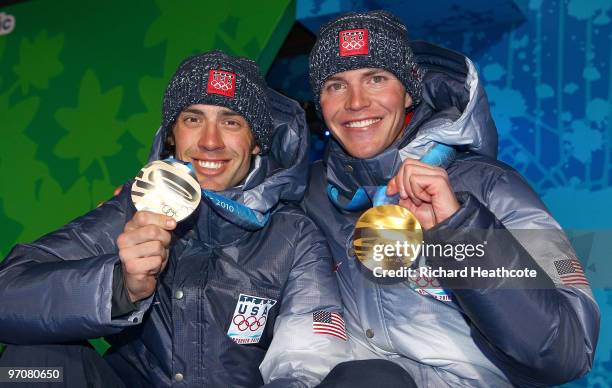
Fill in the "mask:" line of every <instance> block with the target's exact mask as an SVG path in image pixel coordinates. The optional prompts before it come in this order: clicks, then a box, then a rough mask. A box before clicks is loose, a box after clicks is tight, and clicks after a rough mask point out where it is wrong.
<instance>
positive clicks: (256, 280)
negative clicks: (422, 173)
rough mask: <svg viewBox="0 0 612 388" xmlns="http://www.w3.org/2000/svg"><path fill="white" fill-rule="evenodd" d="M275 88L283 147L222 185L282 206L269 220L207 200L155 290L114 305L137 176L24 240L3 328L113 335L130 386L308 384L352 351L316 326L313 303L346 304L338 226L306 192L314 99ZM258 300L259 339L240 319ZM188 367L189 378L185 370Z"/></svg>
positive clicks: (2, 278) (35, 340) (5, 300)
mask: <svg viewBox="0 0 612 388" xmlns="http://www.w3.org/2000/svg"><path fill="white" fill-rule="evenodd" d="M270 93H271V94H270V98H271V103H272V106H273V118H274V125H275V137H274V140H273V147H272V150H271V151H270V153H269V154H268V155H266V156H264V157H258V158H257V160H256V161H255V162H254V166H255V167H254V169H253V170H252V171H251V173H250V175H249V176H248V177H247V179H246V181H245V183H244V184H243V185H242V186H240V187H238V188H235V189H232V190H228V191H226V192H224V193H222V194H223V195H224V196H226V197H229V198H232V199H233V200H235V201H237V202H240V203H242V204H245V205H247V206H249V207H250V208H251V209H253V210H255V211H258V212H261V213H266V212H270V213H271V216H270V219H269V221H268V223H267V224H266V225H265V226H263V227H262V228H261V229H258V230H247V229H244V228H242V227H240V226H238V225H237V223H236V222H237V221H239V220H232V219H226V218H224V217H227V214H225V215H224V216H223V217H222V216H221V215H219V214H217V213H216V211H215V210H214V209H213V207H211V206H209V205H208V204H207V203H206V202H204V200H203V202H202V203H201V205H200V207H199V208H198V210H197V211H196V212H197V213H198V214H196V216H195V217H191V218H189V219H187V220H185V221H184V222H182V223H180V224H179V225H178V227H177V230H176V231H175V232H174V233H173V235H174V240H173V244H172V246H171V250H170V257H169V262H168V266H167V268H166V270H165V271H164V272H163V274H162V275H161V276H160V281H159V283H158V286H157V289H156V291H155V293H154V295H153V296H151V297H149V298H148V299H146V300H144V301H142V302H141V303H140V304H139V307H138V309H137V310H136V311H133V312H131V313H129V314H127V315H125V316H121V317H118V318H115V319H112V318H111V293H112V281H113V279H112V278H113V269H114V267H115V265H116V264H117V263H118V260H119V257H118V254H117V246H116V238H117V236H118V235H119V234H120V233H121V232H122V230H123V227H124V225H125V223H126V222H127V221H128V220H130V219H131V217H132V216H133V214H134V212H135V208H134V206H133V204H132V201H131V199H130V194H129V193H130V183H128V184H126V185H125V186H124V188H123V191H122V193H121V194H120V195H118V196H117V197H115V198H112V199H111V200H109V201H108V202H106V203H104V204H103V205H102V206H100V207H99V208H97V209H95V210H93V211H91V212H90V213H88V214H86V215H84V216H82V217H80V218H78V219H76V220H74V221H73V222H71V223H69V224H68V225H66V226H64V227H62V228H61V229H59V230H57V231H55V232H52V233H50V234H48V235H46V236H44V237H42V238H40V239H39V240H37V241H35V242H34V243H31V244H22V245H18V246H16V247H15V248H14V249H13V250H12V252H11V253H10V255H9V256H8V257H7V258H6V260H5V261H4V262H3V263H2V264H1V266H0V299H1V300H2V304H0V341H1V342H4V343H9V344H43V343H57V342H64V341H73V340H80V339H86V338H95V337H101V336H104V337H106V339H107V340H108V342H110V343H111V344H112V350H111V351H109V352H108V353H107V355H106V356H105V358H106V360H107V361H108V362H109V363H110V365H111V366H112V367H113V368H114V370H115V371H116V372H117V373H118V375H119V376H120V377H121V378H122V379H123V380H124V381H125V382H126V385H127V386H129V387H137V386H145V387H150V386H158V387H165V386H171V385H181V386H211V387H219V386H232V387H252V386H259V385H261V384H263V383H264V382H265V383H269V382H271V381H272V382H273V384H275V386H283V387H289V386H295V387H306V386H313V385H316V384H317V383H318V382H319V381H320V380H321V379H322V378H323V377H324V376H325V375H326V374H327V372H328V371H329V370H330V369H331V368H332V367H333V366H334V365H335V364H337V363H338V362H340V361H342V360H344V359H346V358H347V357H348V354H349V352H348V350H347V349H348V348H347V343H346V341H345V340H343V339H341V338H339V336H331V335H327V334H318V333H317V334H315V333H314V332H313V313H315V312H318V311H325V312H328V313H331V312H334V313H338V314H341V313H342V311H341V303H340V296H339V292H338V288H337V282H336V280H335V278H334V276H333V274H332V264H331V258H330V255H329V251H328V248H327V245H326V243H325V240H324V238H323V236H322V235H321V233H320V232H319V231H318V229H317V228H316V227H315V225H314V223H313V222H312V221H311V220H310V219H309V218H307V217H306V216H305V215H304V213H303V212H302V211H301V210H300V209H299V207H297V206H296V205H295V204H292V202H295V201H298V200H300V199H301V197H302V195H303V192H304V189H305V183H306V174H307V162H308V160H307V147H306V142H307V136H308V133H307V128H306V126H305V122H304V117H303V111H302V110H301V108H300V107H299V106H298V105H297V103H295V102H293V101H291V100H289V99H287V98H284V97H282V96H280V95H278V94H276V93H273V92H270ZM163 137H164V136H163V134H161V133H158V134H157V137H156V139H155V142H154V146H153V151H152V154H151V158H150V159H151V160H154V159H157V157H158V155H159V154H160V152H161V151H162V144H163V141H162V138H163ZM264 306H265V307H264ZM262 308H268V309H269V311H268V312H267V314H265V315H262V313H261V309H262ZM253 311H258V313H254V314H255V316H256V317H258V322H257V324H256V326H255V324H254V323H253V322H251V321H253V319H251V320H250V321H248V323H250V324H251V326H249V328H248V329H249V330H250V329H253V328H254V329H253V332H254V334H256V337H257V338H256V339H255V340H254V341H251V342H254V343H242V342H249V341H247V339H246V337H245V338H242V337H241V341H242V342H241V341H233V340H232V339H230V337H229V336H228V331H229V330H231V329H232V327H234V329H236V328H237V327H238V328H239V327H242V329H244V328H245V327H246V326H245V324H244V322H242V321H241V319H242V318H245V316H246V317H248V314H249V313H250V312H253ZM262 317H264V318H263V319H262ZM233 325H234V326H233ZM261 328H263V329H261ZM242 329H237V330H238V331H239V330H242ZM177 373H180V374H182V376H183V379H182V380H181V381H180V382H179V381H177V380H176V379H173V376H175V374H177Z"/></svg>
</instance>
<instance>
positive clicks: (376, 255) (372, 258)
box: [353, 205, 423, 270]
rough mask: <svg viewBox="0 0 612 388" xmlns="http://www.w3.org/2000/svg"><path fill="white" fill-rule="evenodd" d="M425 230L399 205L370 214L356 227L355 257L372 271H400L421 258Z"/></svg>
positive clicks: (363, 217)
mask: <svg viewBox="0 0 612 388" xmlns="http://www.w3.org/2000/svg"><path fill="white" fill-rule="evenodd" d="M422 241H423V230H422V229H421V224H420V223H419V221H417V219H416V217H415V216H414V215H413V214H412V213H411V212H410V211H408V209H406V208H404V207H402V206H399V205H381V206H376V207H373V208H371V209H369V210H367V211H366V212H365V213H363V214H362V215H361V217H359V219H358V220H357V223H356V224H355V235H354V239H353V246H354V249H355V255H356V256H357V258H358V259H359V261H360V262H361V263H362V264H363V265H364V266H365V267H367V268H368V269H370V270H374V268H379V269H381V270H398V269H401V268H402V267H410V266H411V265H412V263H413V262H414V260H415V259H416V258H417V257H418V255H419V252H420V248H421V244H422Z"/></svg>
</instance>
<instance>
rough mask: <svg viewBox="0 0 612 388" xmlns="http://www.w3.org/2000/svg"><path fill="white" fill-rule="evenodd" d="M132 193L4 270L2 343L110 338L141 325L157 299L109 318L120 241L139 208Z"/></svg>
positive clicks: (23, 252) (31, 248)
mask: <svg viewBox="0 0 612 388" xmlns="http://www.w3.org/2000/svg"><path fill="white" fill-rule="evenodd" d="M129 193H130V190H129V189H125V188H124V190H123V191H122V193H121V194H120V195H118V196H116V197H114V198H113V199H111V200H109V201H108V202H106V203H104V204H103V205H102V206H100V207H98V208H96V209H95V210H92V211H91V212H89V213H87V214H86V215H84V216H82V217H80V218H77V219H76V220H74V221H73V222H71V223H69V224H67V225H65V226H64V227H62V228H60V229H59V230H57V231H55V232H52V233H50V234H48V235H45V236H43V237H42V238H40V239H39V240H37V241H35V242H34V243H31V244H21V245H17V246H16V247H14V248H13V250H12V251H11V253H10V254H9V255H8V256H7V258H6V259H5V260H4V261H3V262H2V263H1V264H0V300H2V303H0V327H1V328H2V329H1V330H0V342H4V343H9V344H41V343H57V342H66V341H74V340H81V339H86V338H95V337H100V336H106V335H109V334H114V333H117V332H119V331H121V330H122V329H123V328H124V327H126V326H131V325H135V324H138V323H139V322H140V321H142V315H143V314H144V312H145V311H146V310H147V309H148V307H149V305H150V303H151V298H148V299H146V300H144V301H142V302H141V303H139V308H138V309H137V310H136V311H133V312H131V313H129V314H126V315H124V316H121V317H117V319H111V298H112V284H113V270H114V267H115V263H117V262H118V261H119V256H118V253H117V248H116V243H115V240H116V238H117V236H118V235H119V234H120V233H121V231H122V230H123V227H124V225H125V223H126V222H127V220H129V219H130V218H131V216H132V215H133V213H134V212H135V209H134V208H133V205H132V203H131V200H130V198H129Z"/></svg>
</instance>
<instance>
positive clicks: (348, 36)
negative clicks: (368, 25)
mask: <svg viewBox="0 0 612 388" xmlns="http://www.w3.org/2000/svg"><path fill="white" fill-rule="evenodd" d="M369 50H370V48H369V45H368V30H366V29H365V28H361V29H358V30H344V31H340V56H341V57H350V56H352V55H368V52H369Z"/></svg>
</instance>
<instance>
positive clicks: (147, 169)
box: [132, 159, 202, 222]
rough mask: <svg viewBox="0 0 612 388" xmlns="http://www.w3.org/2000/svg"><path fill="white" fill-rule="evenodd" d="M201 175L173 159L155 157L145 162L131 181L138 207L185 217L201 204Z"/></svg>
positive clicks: (178, 217)
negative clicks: (199, 179)
mask: <svg viewBox="0 0 612 388" xmlns="http://www.w3.org/2000/svg"><path fill="white" fill-rule="evenodd" d="M201 196H202V193H201V189H200V184H199V183H198V179H197V177H196V175H195V173H194V172H193V170H192V169H190V168H189V167H188V166H186V165H184V164H183V163H181V162H178V161H176V160H174V159H169V160H156V161H154V162H151V163H149V164H147V165H146V166H144V167H143V168H142V169H141V170H140V172H139V173H138V175H137V176H136V180H135V181H134V183H133V184H132V201H133V202H134V206H136V209H138V210H139V211H140V210H146V211H150V212H154V213H159V214H165V215H167V216H170V217H172V218H174V219H175V220H176V222H179V221H182V220H184V219H185V218H187V217H189V215H190V214H191V213H193V211H194V210H195V209H196V208H197V207H198V205H199V204H200V199H201Z"/></svg>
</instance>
